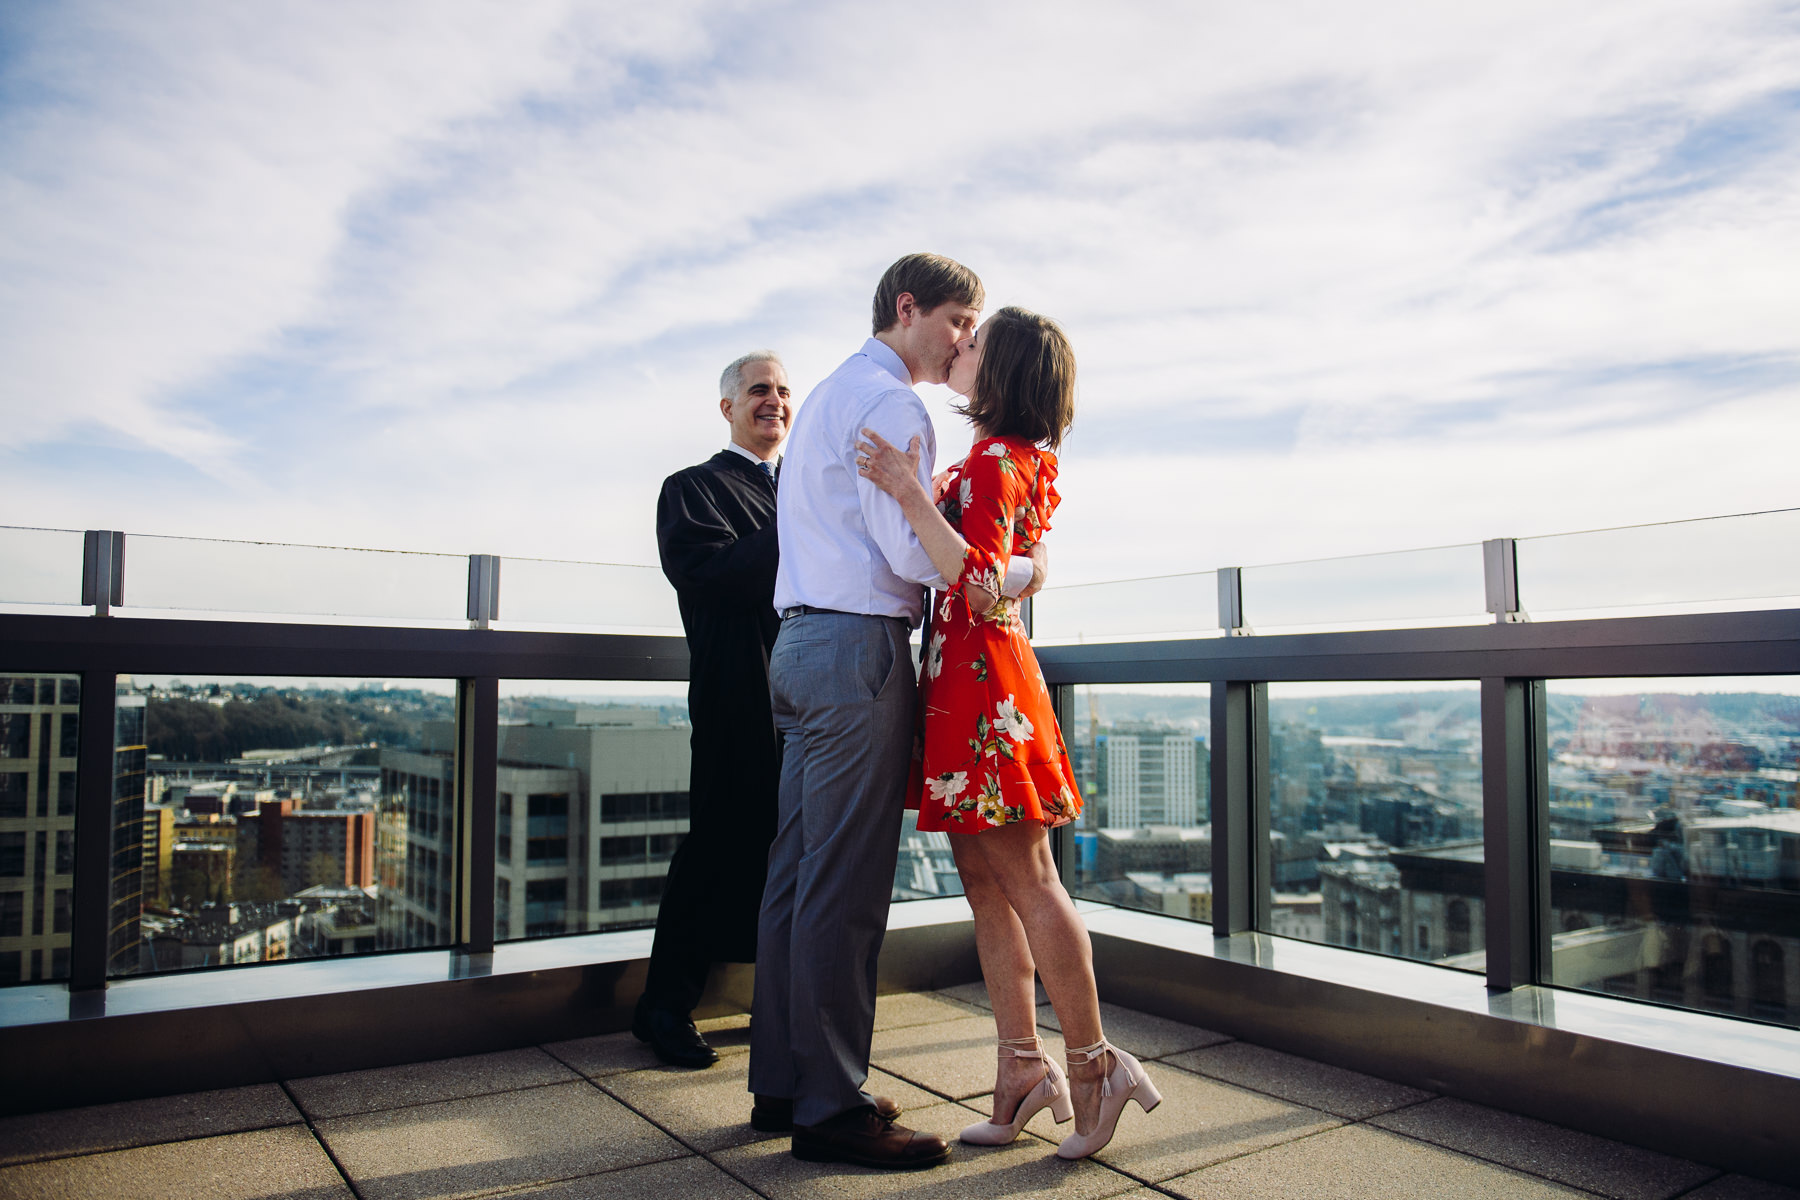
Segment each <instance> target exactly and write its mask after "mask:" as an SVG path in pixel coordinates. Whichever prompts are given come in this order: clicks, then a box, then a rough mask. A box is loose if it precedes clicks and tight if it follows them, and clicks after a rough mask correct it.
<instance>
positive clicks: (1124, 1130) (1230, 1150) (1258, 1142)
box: [964, 1063, 1343, 1183]
mask: <svg viewBox="0 0 1800 1200" xmlns="http://www.w3.org/2000/svg"><path fill="white" fill-rule="evenodd" d="M1145 1070H1146V1071H1148V1072H1149V1075H1150V1078H1151V1079H1152V1080H1153V1081H1155V1083H1156V1086H1157V1087H1158V1088H1160V1089H1161V1090H1162V1094H1163V1102H1162V1104H1161V1105H1160V1106H1159V1107H1158V1108H1157V1110H1156V1111H1155V1112H1152V1113H1146V1112H1144V1111H1143V1110H1142V1109H1140V1108H1139V1107H1138V1106H1137V1105H1136V1104H1127V1105H1126V1106H1125V1111H1124V1113H1122V1114H1121V1115H1120V1117H1119V1124H1118V1126H1117V1128H1116V1129H1115V1130H1114V1133H1113V1140H1112V1141H1111V1142H1110V1143H1108V1144H1107V1147H1106V1149H1104V1150H1102V1151H1100V1153H1099V1154H1097V1155H1096V1156H1095V1157H1096V1158H1098V1159H1099V1160H1100V1161H1101V1162H1104V1163H1106V1164H1107V1165H1108V1166H1111V1167H1117V1168H1118V1169H1119V1170H1121V1171H1125V1172H1128V1173H1129V1174H1132V1175H1135V1176H1137V1177H1138V1178H1139V1179H1142V1180H1145V1181H1146V1182H1149V1183H1160V1182H1161V1181H1162V1180H1164V1179H1169V1178H1171V1177H1173V1176H1176V1175H1182V1174H1185V1173H1187V1172H1189V1171H1193V1170H1196V1169H1197V1168H1200V1167H1203V1166H1206V1165H1208V1164H1209V1163H1216V1162H1221V1161H1223V1160H1225V1159H1228V1158H1235V1157H1237V1156H1238V1155H1242V1154H1249V1153H1252V1152H1254V1151H1257V1150H1261V1149H1264V1148H1266V1147H1268V1146H1273V1145H1276V1144H1278V1143H1281V1142H1287V1141H1292V1140H1294V1139H1296V1138H1303V1137H1307V1136H1310V1135H1312V1134H1315V1133H1318V1132H1319V1131H1321V1130H1324V1129H1330V1128H1332V1127H1333V1126H1336V1125H1341V1124H1343V1122H1342V1121H1340V1120H1338V1119H1337V1118H1336V1117H1333V1116H1329V1115H1327V1114H1325V1113H1321V1112H1319V1111H1317V1110H1315V1109H1311V1108H1305V1107H1303V1106H1301V1105H1298V1104H1289V1103H1287V1102H1285V1101H1282V1100H1277V1099H1274V1098H1273V1097H1270V1096H1264V1095H1260V1094H1259V1093H1256V1092H1251V1091H1246V1090H1244V1089H1243V1088H1238V1087H1232V1086H1230V1085H1229V1084H1224V1083H1218V1082H1216V1081H1214V1080H1211V1079H1202V1078H1201V1077H1200V1076H1198V1075H1190V1074H1188V1073H1187V1072H1186V1071H1177V1070H1175V1069H1174V1068H1172V1067H1166V1066H1164V1065H1163V1064H1162V1063H1148V1064H1146V1065H1145ZM964 1103H965V1104H966V1105H967V1107H969V1108H970V1109H973V1110H974V1111H976V1112H978V1113H980V1114H981V1115H982V1116H988V1115H990V1114H991V1113H992V1112H993V1108H992V1104H993V1097H992V1096H991V1095H989V1096H980V1097H976V1098H974V1099H970V1100H967V1101H965V1102H964ZM1025 1129H1026V1132H1028V1133H1032V1134H1035V1135H1036V1136H1038V1137H1040V1138H1043V1139H1044V1140H1046V1141H1048V1142H1051V1143H1053V1144H1054V1143H1056V1142H1060V1141H1062V1139H1063V1138H1065V1137H1068V1136H1069V1135H1070V1134H1071V1133H1074V1132H1075V1123H1074V1122H1073V1121H1067V1122H1064V1123H1063V1124H1061V1125H1058V1124H1057V1123H1056V1122H1055V1120H1054V1119H1053V1118H1052V1117H1051V1116H1050V1110H1049V1109H1045V1110H1043V1111H1042V1112H1040V1113H1038V1114H1037V1115H1036V1116H1034V1117H1032V1118H1031V1120H1030V1121H1028V1122H1026V1124H1025Z"/></svg>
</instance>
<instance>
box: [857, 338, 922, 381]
mask: <svg viewBox="0 0 1800 1200" xmlns="http://www.w3.org/2000/svg"><path fill="white" fill-rule="evenodd" d="M862 352H863V353H864V354H866V355H868V356H869V357H870V358H872V359H874V360H875V365H876V366H878V367H880V368H881V369H882V370H884V371H886V372H887V373H888V374H889V375H892V376H893V377H894V378H895V379H898V380H899V381H900V383H901V385H902V386H903V387H911V386H912V385H913V380H912V372H911V371H908V370H907V369H906V364H905V363H904V362H902V361H901V359H900V356H899V355H898V354H895V353H894V348H893V347H892V346H890V345H888V344H887V343H886V342H884V341H882V340H881V339H880V338H870V339H869V340H868V341H866V342H864V343H863V348H862Z"/></svg>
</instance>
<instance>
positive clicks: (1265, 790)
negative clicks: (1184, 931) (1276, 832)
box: [1211, 680, 1269, 937]
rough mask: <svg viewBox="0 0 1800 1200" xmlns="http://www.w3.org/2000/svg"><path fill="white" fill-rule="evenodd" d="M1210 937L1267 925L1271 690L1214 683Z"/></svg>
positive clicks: (1238, 683) (1260, 687) (1253, 684)
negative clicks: (1269, 715)
mask: <svg viewBox="0 0 1800 1200" xmlns="http://www.w3.org/2000/svg"><path fill="white" fill-rule="evenodd" d="M1211 687H1212V739H1211V741H1212V763H1211V768H1212V780H1211V782H1212V877H1213V935H1214V936H1215V937H1228V936H1230V935H1231V934H1234V933H1244V932H1246V931H1249V930H1253V929H1264V928H1267V927H1268V924H1269V888H1268V879H1269V786H1268V766H1267V764H1268V758H1269V720H1268V714H1269V689H1268V685H1267V684H1262V683H1244V682H1239V681H1227V680H1214V681H1213V682H1212V685H1211Z"/></svg>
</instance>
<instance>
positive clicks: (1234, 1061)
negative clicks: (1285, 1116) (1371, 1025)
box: [1165, 1042, 1432, 1121]
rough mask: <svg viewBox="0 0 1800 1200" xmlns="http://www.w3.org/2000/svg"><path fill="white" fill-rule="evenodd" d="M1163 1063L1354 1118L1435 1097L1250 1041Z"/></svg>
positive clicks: (1218, 1047)
mask: <svg viewBox="0 0 1800 1200" xmlns="http://www.w3.org/2000/svg"><path fill="white" fill-rule="evenodd" d="M1165 1061H1167V1062H1168V1063H1170V1064H1171V1065H1172V1066H1177V1067H1181V1068H1183V1069H1185V1070H1189V1071H1196V1072H1198V1073H1199V1074H1201V1075H1209V1076H1211V1077H1212V1078H1214V1079H1223V1080H1224V1081H1225V1082H1227V1083H1235V1084H1237V1085H1238V1086H1239V1087H1247V1088H1254V1089H1256V1090H1257V1091H1259V1092H1268V1093H1269V1094H1270V1095H1272V1096H1280V1097H1281V1098H1282V1099H1283V1100H1292V1101H1293V1102H1294V1103H1296V1104H1306V1105H1310V1106H1311V1107H1313V1108H1322V1109H1324V1110H1325V1111H1326V1112H1328V1113H1335V1114H1337V1115H1338V1116H1340V1117H1349V1118H1350V1119H1351V1120H1353V1121H1361V1120H1365V1119H1366V1118H1369V1117H1372V1116H1374V1115H1375V1114H1377V1113H1384V1112H1387V1111H1388V1110H1390V1109H1395V1108H1400V1107H1402V1106H1404V1105H1408V1104H1417V1103H1419V1102H1420V1101H1422V1100H1429V1099H1431V1097H1432V1093H1431V1092H1422V1091H1420V1090H1419V1089H1418V1088H1410V1087H1406V1086H1405V1085H1403V1084H1398V1083H1390V1082H1388V1081H1387V1080H1385V1079H1377V1078H1375V1076H1373V1075H1362V1074H1358V1073H1357V1072H1355V1071H1346V1070H1344V1069H1343V1068H1342V1067H1332V1066H1327V1065H1326V1064H1324V1063H1317V1062H1313V1061H1312V1060H1311V1059H1306V1058H1297V1057H1295V1056H1294V1055H1292V1054H1283V1053H1282V1052H1281V1051H1279V1050H1270V1049H1268V1048H1267V1047H1265V1046H1252V1045H1250V1044H1249V1043H1247V1042H1231V1043H1229V1044H1227V1045H1223V1046H1214V1047H1212V1048H1210V1049H1206V1050H1195V1051H1190V1052H1188V1053H1184V1054H1174V1055H1171V1056H1169V1058H1168V1059H1167V1060H1165Z"/></svg>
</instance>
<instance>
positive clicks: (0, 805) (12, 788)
mask: <svg viewBox="0 0 1800 1200" xmlns="http://www.w3.org/2000/svg"><path fill="white" fill-rule="evenodd" d="M30 783H31V775H30V773H29V772H26V771H0V817H28V816H30V815H31V812H30V810H29V809H28V808H27V807H26V805H27V804H28V803H29V801H28V799H27V797H26V794H25V793H26V789H27V788H28V787H29V785H30Z"/></svg>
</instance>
